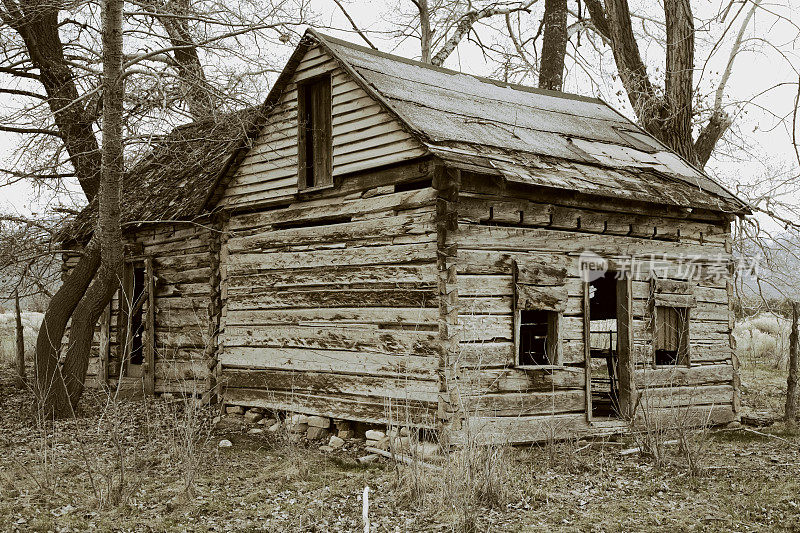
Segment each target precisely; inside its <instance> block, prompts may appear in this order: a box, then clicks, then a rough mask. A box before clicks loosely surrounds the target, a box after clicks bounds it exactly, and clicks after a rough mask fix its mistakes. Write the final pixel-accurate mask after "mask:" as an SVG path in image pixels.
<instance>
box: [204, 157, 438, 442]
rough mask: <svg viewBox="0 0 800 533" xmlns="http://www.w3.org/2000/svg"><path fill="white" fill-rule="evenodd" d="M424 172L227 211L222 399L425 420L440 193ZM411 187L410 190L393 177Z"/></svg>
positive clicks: (431, 396) (431, 399)
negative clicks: (257, 207) (247, 210)
mask: <svg viewBox="0 0 800 533" xmlns="http://www.w3.org/2000/svg"><path fill="white" fill-rule="evenodd" d="M430 179H431V175H430V169H429V166H428V165H425V164H423V165H419V164H415V165H410V166H400V167H395V168H392V169H388V170H384V171H379V172H375V173H367V174H360V175H354V176H350V177H346V178H344V179H343V180H342V181H341V183H340V184H339V185H338V187H337V189H336V190H329V191H323V192H321V193H320V192H318V193H310V194H308V195H304V196H303V197H301V198H299V199H298V200H297V201H295V202H294V203H292V204H291V205H289V206H285V207H282V208H276V209H271V210H268V211H263V210H262V211H257V212H254V213H249V214H247V213H238V214H237V213H233V214H232V215H231V217H230V219H229V221H228V223H227V232H226V237H225V238H224V239H223V243H222V250H221V265H222V266H221V274H222V280H223V281H222V301H223V314H222V326H221V334H220V342H221V350H220V357H219V362H220V364H221V368H222V370H221V375H220V383H221V386H222V390H223V401H224V402H225V403H226V404H235V405H246V406H260V407H267V408H273V409H280V410H288V411H295V412H302V413H310V414H319V415H325V416H331V417H336V418H344V419H349V420H361V421H367V422H376V423H388V422H389V421H391V420H405V419H406V417H409V418H410V419H411V420H412V421H413V422H414V423H417V424H420V425H426V426H432V425H433V424H434V423H435V416H436V410H437V405H438V398H439V380H438V378H437V369H438V364H439V359H438V357H439V354H440V341H439V336H438V329H437V320H438V317H439V304H438V301H439V300H438V293H437V279H438V272H437V267H436V227H435V214H436V213H435V200H436V191H435V190H434V189H433V188H431V186H430V185H431V184H430V181H429V180H430ZM406 182H420V183H419V185H414V186H410V187H409V186H402V185H401V186H399V187H396V186H395V183H406Z"/></svg>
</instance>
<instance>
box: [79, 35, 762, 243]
mask: <svg viewBox="0 0 800 533" xmlns="http://www.w3.org/2000/svg"><path fill="white" fill-rule="evenodd" d="M317 44H319V45H320V46H322V47H323V49H325V50H327V52H328V53H329V54H330V55H331V56H333V57H334V58H335V59H336V60H337V61H338V62H339V64H340V65H341V66H342V67H343V68H344V70H345V71H347V72H348V73H349V74H350V75H351V76H352V77H353V79H354V80H355V81H356V82H357V83H358V84H359V85H361V87H362V88H363V89H364V90H365V91H367V92H368V94H370V95H371V96H372V97H373V98H375V100H377V101H378V102H379V103H380V104H381V105H382V106H383V107H384V108H385V109H386V110H387V111H389V112H390V113H391V114H393V115H394V116H395V117H396V118H397V119H398V120H399V121H400V122H401V123H402V124H403V126H404V127H405V128H406V129H407V130H408V131H409V132H410V133H412V134H413V135H414V136H415V137H417V138H418V140H419V141H420V142H422V144H423V145H424V146H425V147H426V148H427V149H428V151H429V152H430V153H431V154H432V155H434V156H436V157H438V158H439V159H441V160H442V161H444V162H445V163H446V164H447V165H449V166H453V167H456V168H461V169H464V170H472V171H476V172H480V173H483V174H492V175H496V176H501V177H503V178H504V179H505V180H506V181H509V182H513V183H523V184H531V185H537V186H542V187H550V188H555V189H566V190H570V191H575V192H582V193H587V194H594V195H600V196H606V197H612V198H623V199H629V200H636V201H644V202H650V203H661V204H666V205H675V206H681V207H690V208H703V209H710V210H713V211H721V212H728V213H733V214H739V215H741V214H747V213H749V212H750V211H749V208H748V206H747V204H746V203H745V202H743V201H742V200H740V199H739V198H737V197H736V196H735V195H733V194H732V193H731V192H729V191H728V190H727V189H725V188H724V187H723V186H721V185H720V184H719V183H717V182H716V181H715V180H714V179H712V178H711V177H709V176H708V175H706V174H705V173H704V172H702V171H701V170H699V169H697V168H696V167H694V166H692V165H690V164H689V163H687V162H686V161H685V160H684V159H682V158H681V157H680V156H678V155H676V154H675V153H674V152H672V151H671V150H669V149H668V148H667V147H666V146H664V145H663V144H662V143H661V142H659V141H658V140H656V139H655V138H653V137H652V136H651V135H649V134H648V133H646V132H645V131H644V130H642V129H641V128H639V127H638V126H637V125H636V124H634V123H633V122H632V121H630V120H629V119H627V118H625V117H624V116H623V115H621V114H620V113H619V112H617V111H616V110H614V109H613V108H612V107H611V106H609V105H608V104H606V103H605V102H603V101H602V100H599V99H597V98H589V97H585V96H580V95H575V94H568V93H562V92H556V91H548V90H542V89H535V88H531V87H526V86H522V85H517V84H512V83H505V82H501V81H497V80H492V79H488V78H482V77H479V76H473V75H469V74H464V73H460V72H457V71H453V70H449V69H445V68H441V67H436V66H432V65H429V64H426V63H421V62H419V61H414V60H410V59H406V58H403V57H399V56H395V55H391V54H387V53H384V52H380V51H377V50H373V49H371V48H366V47H363V46H359V45H356V44H353V43H350V42H347V41H343V40H340V39H336V38H333V37H328V36H325V35H322V34H320V33H318V32H316V31H314V30H313V29H309V30H308V31H307V32H306V34H305V36H304V37H303V39H302V40H301V42H300V44H299V45H298V47H297V49H296V50H295V51H294V53H293V54H292V56H291V58H290V59H289V61H288V63H287V65H286V67H285V68H284V70H283V71H282V73H281V75H280V76H279V77H278V80H277V81H276V83H275V85H274V86H273V87H272V90H271V91H270V93H269V95H268V96H267V99H266V101H265V102H264V104H263V105H261V106H257V107H254V108H249V109H246V110H242V111H239V112H236V113H233V114H228V115H223V116H221V117H219V118H218V119H217V120H213V119H210V120H205V121H199V122H193V123H190V124H187V125H184V126H180V127H178V128H176V129H175V130H173V131H172V132H171V133H170V134H169V135H167V136H166V137H165V138H164V139H163V140H162V141H160V142H159V143H158V144H157V145H156V146H155V147H154V148H153V150H152V151H151V153H150V154H148V155H147V156H146V157H145V158H143V160H141V161H140V162H139V163H138V164H136V165H135V166H134V167H133V168H132V169H131V170H130V171H129V172H128V173H127V174H126V178H125V184H124V187H123V188H124V194H123V199H122V219H123V222H124V223H128V224H131V223H135V222H137V221H148V222H153V221H163V220H186V219H192V218H195V217H198V216H199V215H201V214H203V213H204V212H205V211H206V210H207V209H210V208H212V207H213V206H214V205H215V202H216V200H218V199H219V197H220V194H221V191H222V190H224V188H225V186H226V185H227V182H228V181H229V180H230V178H231V176H232V174H233V173H234V172H235V170H236V167H237V165H238V163H239V162H241V160H242V158H243V157H244V155H245V154H246V153H247V151H248V150H249V149H250V147H251V146H252V143H253V139H254V138H255V137H256V136H257V135H258V132H259V130H260V128H261V127H263V125H264V120H265V117H267V116H268V111H269V109H271V108H272V107H273V106H274V105H275V104H276V103H277V102H278V101H279V100H280V97H281V95H282V94H283V91H284V90H285V88H286V87H287V86H288V85H289V83H290V82H291V80H292V76H293V74H294V70H295V69H296V68H297V65H298V64H299V62H300V61H301V60H302V58H303V56H304V55H305V53H306V52H307V51H308V50H309V49H310V48H311V47H313V46H315V45H317ZM95 216H96V203H92V204H90V205H89V206H88V207H87V208H86V209H84V210H83V211H82V212H81V213H80V214H79V215H78V217H77V219H76V220H75V222H74V223H73V224H72V225H70V228H69V232H68V233H69V236H73V237H80V236H85V235H88V234H89V233H90V232H91V230H92V227H93V221H94V219H95ZM65 240H68V239H66V238H65Z"/></svg>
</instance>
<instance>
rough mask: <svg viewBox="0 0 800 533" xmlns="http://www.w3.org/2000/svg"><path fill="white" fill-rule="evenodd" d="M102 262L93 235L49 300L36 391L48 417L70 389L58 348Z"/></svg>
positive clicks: (38, 341)
mask: <svg viewBox="0 0 800 533" xmlns="http://www.w3.org/2000/svg"><path fill="white" fill-rule="evenodd" d="M99 266H100V241H99V239H98V236H97V235H94V236H93V237H92V239H91V240H90V241H89V243H88V244H87V245H86V248H85V249H84V255H83V256H82V257H81V259H80V260H79V261H78V264H77V265H76V266H75V268H74V269H73V270H72V272H70V274H69V275H68V276H67V279H66V280H64V283H63V284H62V285H61V288H59V289H58V291H56V293H55V294H54V295H53V298H52V299H51V300H50V305H49V306H48V307H47V311H46V312H45V314H44V318H43V319H42V325H41V327H40V328H39V335H38V336H37V337H36V359H35V364H36V366H35V374H36V382H35V389H34V392H35V395H36V401H37V403H38V405H39V408H40V409H41V410H42V413H43V415H44V416H45V417H50V416H51V415H52V414H53V413H54V411H55V409H54V407H55V406H56V405H64V404H66V403H68V399H67V390H66V387H65V386H64V379H63V377H62V375H61V367H60V365H59V352H60V351H61V339H62V338H63V337H64V330H66V327H67V322H69V319H70V317H71V316H72V312H73V311H74V310H75V307H76V306H77V305H78V302H80V300H81V297H82V296H83V294H84V293H85V292H86V288H87V287H88V286H89V283H91V281H92V278H93V277H94V275H95V273H96V272H97V269H98V267H99Z"/></svg>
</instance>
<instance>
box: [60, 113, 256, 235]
mask: <svg viewBox="0 0 800 533" xmlns="http://www.w3.org/2000/svg"><path fill="white" fill-rule="evenodd" d="M256 116H259V113H258V111H257V110H256V109H254V108H250V109H246V110H243V111H238V112H234V113H227V114H223V115H220V116H218V117H215V118H210V119H207V120H202V121H196V122H191V123H189V124H184V125H182V126H178V127H177V128H175V129H174V130H172V131H171V132H170V133H169V134H168V135H166V136H165V137H164V138H162V139H161V140H159V141H158V142H157V143H155V145H154V147H153V149H152V150H151V151H150V152H149V153H148V154H147V155H146V156H144V157H143V158H142V159H141V160H140V161H138V162H137V163H136V164H135V165H134V166H133V167H132V168H131V169H130V170H129V171H128V172H126V174H125V178H124V184H123V195H122V198H121V208H122V214H121V217H122V221H123V223H125V224H128V225H135V224H136V223H137V222H140V221H142V222H153V221H169V220H191V219H193V218H195V217H197V216H199V215H201V214H202V213H203V211H204V209H203V208H204V205H205V201H206V198H207V196H208V191H209V189H211V188H212V187H213V186H214V184H215V183H216V180H217V177H218V176H219V174H220V172H221V171H222V169H223V168H224V166H225V164H226V162H227V161H228V160H229V158H230V156H231V155H232V154H233V153H234V152H235V151H236V149H237V148H238V147H239V146H240V145H241V142H242V140H243V139H244V138H246V136H247V130H248V128H250V127H252V125H253V122H254V120H255V118H256ZM96 216H97V202H96V201H93V202H91V203H90V204H89V205H88V206H87V207H86V208H84V209H83V210H82V211H81V212H80V213H79V214H78V216H77V217H76V218H75V220H74V221H73V222H72V224H70V225H69V226H68V227H67V228H65V229H64V231H62V237H63V239H64V240H71V239H72V238H80V237H85V236H86V235H89V234H90V233H91V232H92V230H93V229H94V221H95V219H96Z"/></svg>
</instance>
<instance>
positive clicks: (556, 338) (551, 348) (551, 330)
mask: <svg viewBox="0 0 800 533" xmlns="http://www.w3.org/2000/svg"><path fill="white" fill-rule="evenodd" d="M525 311H535V312H541V313H546V314H547V333H546V336H545V357H547V360H548V363H547V364H534V363H523V362H522V326H523V325H524V324H523V323H522V313H523V312H525ZM514 316H515V318H514V339H515V340H514V366H516V367H517V368H522V369H525V368H539V369H543V368H544V369H546V368H555V367H561V366H563V349H562V339H561V330H562V327H561V326H562V318H563V316H564V313H563V312H561V311H554V310H552V309H517V310H516V311H515V313H514Z"/></svg>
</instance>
